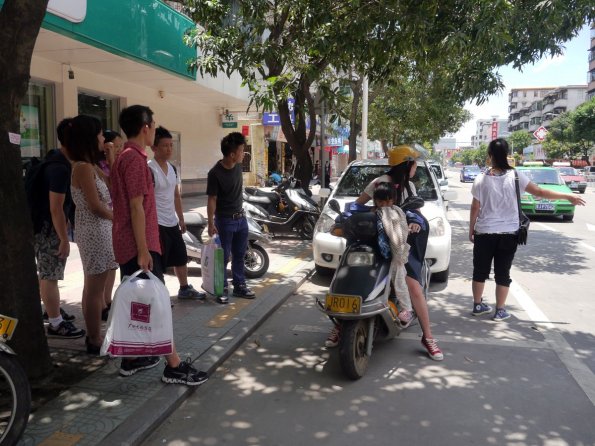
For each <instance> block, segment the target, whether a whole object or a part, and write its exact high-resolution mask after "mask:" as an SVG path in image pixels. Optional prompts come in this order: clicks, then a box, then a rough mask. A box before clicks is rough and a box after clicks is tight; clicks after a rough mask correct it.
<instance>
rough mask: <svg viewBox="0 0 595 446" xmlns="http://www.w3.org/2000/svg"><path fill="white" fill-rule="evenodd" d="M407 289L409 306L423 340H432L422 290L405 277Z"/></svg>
mask: <svg viewBox="0 0 595 446" xmlns="http://www.w3.org/2000/svg"><path fill="white" fill-rule="evenodd" d="M405 280H406V282H407V288H409V296H410V297H411V305H413V309H414V310H415V314H417V319H418V320H419V325H420V326H421V331H422V333H423V336H424V338H428V339H432V329H431V328H430V313H429V312H428V304H427V303H426V298H425V296H424V292H423V289H422V288H421V285H420V283H419V282H418V281H417V280H415V279H414V278H412V277H409V276H407V277H406V279H405Z"/></svg>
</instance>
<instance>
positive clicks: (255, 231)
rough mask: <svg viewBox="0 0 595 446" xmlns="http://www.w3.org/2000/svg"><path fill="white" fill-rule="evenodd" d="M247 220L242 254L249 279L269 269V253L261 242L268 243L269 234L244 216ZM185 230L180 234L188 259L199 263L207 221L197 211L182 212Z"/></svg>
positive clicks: (269, 239) (261, 274)
mask: <svg viewBox="0 0 595 446" xmlns="http://www.w3.org/2000/svg"><path fill="white" fill-rule="evenodd" d="M246 220H247V222H248V247H247V249H246V255H245V256H244V274H245V275H246V277H247V278H249V279H256V278H258V277H262V276H263V275H264V274H265V273H266V272H267V271H268V269H269V255H268V253H267V252H266V250H265V249H264V248H263V247H262V246H261V244H268V243H269V242H270V241H271V236H270V235H269V234H267V233H266V232H264V231H263V230H262V228H261V226H260V225H259V224H258V223H256V221H254V220H253V219H252V218H251V217H249V216H246ZM184 222H185V223H186V232H185V233H183V234H182V238H183V239H184V244H185V245H186V253H187V255H188V261H194V262H197V263H199V264H200V254H201V251H202V245H203V239H202V233H203V231H204V229H205V228H206V227H207V221H206V220H205V218H204V217H203V216H202V215H201V214H199V213H198V212H184Z"/></svg>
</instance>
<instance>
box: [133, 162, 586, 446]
mask: <svg viewBox="0 0 595 446" xmlns="http://www.w3.org/2000/svg"><path fill="white" fill-rule="evenodd" d="M449 177H450V183H451V188H452V190H454V191H455V192H456V194H457V197H456V199H454V200H452V201H451V203H450V210H449V219H450V220H451V223H452V226H453V252H452V258H451V259H452V260H451V262H452V263H451V277H450V280H449V282H448V284H446V285H438V284H433V285H432V288H431V301H430V313H431V319H432V325H433V328H432V329H433V331H434V335H435V337H436V338H437V339H438V340H439V343H440V346H441V347H442V349H443V351H444V353H445V360H444V361H443V362H433V361H431V360H430V359H429V358H428V357H427V356H426V354H425V353H424V351H423V350H422V347H421V345H420V330H419V327H418V326H412V327H410V328H409V329H408V330H407V331H406V332H405V333H403V334H402V335H401V336H400V337H399V338H397V339H395V340H392V341H388V342H385V343H381V344H378V345H377V346H376V347H375V349H374V352H373V355H372V358H371V364H370V367H369V369H368V373H367V375H366V376H365V377H364V378H362V379H361V380H359V381H355V382H354V381H349V380H347V379H346V378H344V376H343V375H342V372H341V370H340V368H339V364H338V358H337V354H336V351H335V350H333V349H330V350H329V349H327V348H325V347H324V340H325V338H326V334H327V332H328V330H329V329H330V323H329V321H328V320H327V319H326V318H325V316H324V315H322V314H321V313H319V312H318V311H317V310H316V309H315V306H314V298H315V297H316V296H323V295H324V293H325V292H326V290H327V288H328V284H329V279H328V278H324V277H319V276H317V275H314V276H312V278H311V280H310V281H309V282H307V283H306V284H305V285H304V286H302V287H301V288H300V289H299V290H298V292H297V293H296V294H295V295H294V296H292V297H291V298H290V299H289V300H288V301H287V303H286V304H285V305H283V306H282V307H281V308H280V309H279V310H278V311H277V312H276V313H275V314H274V315H273V316H272V317H271V318H270V319H269V320H268V321H267V322H266V323H265V324H263V325H262V326H261V327H260V328H259V329H258V330H257V331H256V332H255V333H254V334H253V335H252V336H251V337H250V338H249V339H248V340H247V341H246V343H244V345H243V346H242V347H241V348H240V349H239V350H238V351H237V352H236V353H235V354H234V355H233V356H232V357H231V358H230V359H229V360H228V361H226V362H225V363H224V364H223V366H222V367H220V368H219V369H218V371H217V372H216V373H215V374H214V376H212V377H211V380H210V381H209V382H207V383H206V384H205V385H204V386H202V387H200V388H199V389H198V391H197V392H195V393H194V394H193V395H192V396H191V397H190V398H189V399H188V400H187V401H186V402H185V403H184V404H183V405H182V406H181V407H180V408H179V409H178V410H177V411H176V412H175V413H174V414H173V415H172V416H170V417H169V418H168V419H167V420H165V422H164V423H163V424H162V425H161V426H160V427H159V428H158V429H157V430H156V431H155V432H154V433H153V434H152V435H151V437H150V438H149V439H148V440H147V441H146V442H145V443H144V444H147V445H170V446H182V445H263V446H269V445H287V446H291V445H300V446H305V445H311V444H321V445H353V444H373V445H394V444H417V445H453V446H454V445H490V444H491V445H544V446H560V445H577V446H578V445H595V428H594V427H593V420H595V376H594V372H595V359H594V355H593V350H594V349H595V324H593V323H592V322H591V323H590V318H591V317H592V315H594V314H595V301H594V299H593V297H595V293H594V291H593V288H594V287H593V281H594V277H595V274H594V272H595V231H594V230H593V229H595V193H594V192H593V191H592V190H588V191H587V193H586V194H585V198H586V199H587V200H588V204H587V206H586V207H584V208H580V209H578V210H577V212H576V216H575V221H574V222H573V223H568V222H562V221H557V220H555V219H540V220H539V221H534V222H532V224H531V230H530V235H529V244H528V245H527V246H524V247H520V248H519V251H518V254H517V257H516V259H515V266H514V267H513V271H512V277H513V281H514V282H513V284H512V287H511V293H510V297H509V301H508V308H509V311H511V313H512V315H513V317H512V318H511V319H509V320H508V321H507V322H504V323H496V322H493V321H491V320H490V319H489V317H482V318H473V317H472V316H471V315H470V312H471V309H472V308H471V307H472V305H471V302H472V298H471V289H470V288H471V283H470V274H471V253H472V245H471V244H470V243H469V242H468V241H467V228H468V222H467V220H468V214H469V213H468V210H469V205H470V201H471V200H470V193H469V191H470V188H471V185H470V184H460V183H459V181H458V177H457V176H456V175H455V173H454V172H450V173H449ZM589 225H591V226H589ZM493 291H494V283H493V281H490V282H488V283H487V284H486V300H487V301H488V303H490V304H492V305H493V302H494V298H493Z"/></svg>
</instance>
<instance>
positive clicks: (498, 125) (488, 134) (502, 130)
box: [471, 117, 510, 148]
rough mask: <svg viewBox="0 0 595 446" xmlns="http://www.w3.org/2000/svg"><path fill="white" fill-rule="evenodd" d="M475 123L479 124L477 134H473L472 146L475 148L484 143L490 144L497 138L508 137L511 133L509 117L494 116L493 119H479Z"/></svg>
mask: <svg viewBox="0 0 595 446" xmlns="http://www.w3.org/2000/svg"><path fill="white" fill-rule="evenodd" d="M475 123H476V126H477V127H476V129H475V135H472V136H471V146H472V147H474V148H477V147H479V146H480V144H482V143H483V144H488V143H489V142H490V141H491V140H493V139H496V138H506V137H507V136H508V135H509V134H510V132H509V131H508V120H507V119H498V118H497V117H493V118H491V119H478V120H477V121H475Z"/></svg>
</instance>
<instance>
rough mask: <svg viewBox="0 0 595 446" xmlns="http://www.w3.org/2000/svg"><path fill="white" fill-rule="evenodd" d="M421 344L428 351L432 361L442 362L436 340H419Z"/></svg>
mask: <svg viewBox="0 0 595 446" xmlns="http://www.w3.org/2000/svg"><path fill="white" fill-rule="evenodd" d="M421 343H422V344H423V346H424V347H425V348H426V350H427V351H428V355H429V356H430V358H432V359H433V360H434V361H442V360H443V359H444V355H443V354H442V350H440V348H439V347H438V343H437V342H436V339H432V338H425V337H423V338H421Z"/></svg>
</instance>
